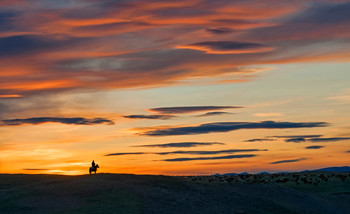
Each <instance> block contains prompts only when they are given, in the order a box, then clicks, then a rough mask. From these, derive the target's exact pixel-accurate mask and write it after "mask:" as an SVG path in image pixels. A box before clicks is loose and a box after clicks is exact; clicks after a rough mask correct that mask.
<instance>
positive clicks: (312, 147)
mask: <svg viewBox="0 0 350 214" xmlns="http://www.w3.org/2000/svg"><path fill="white" fill-rule="evenodd" d="M322 148H324V146H307V147H305V149H322Z"/></svg>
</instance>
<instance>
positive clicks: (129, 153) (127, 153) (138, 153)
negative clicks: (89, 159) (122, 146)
mask: <svg viewBox="0 0 350 214" xmlns="http://www.w3.org/2000/svg"><path fill="white" fill-rule="evenodd" d="M144 154H149V153H146V152H119V153H110V154H106V155H104V156H121V155H144Z"/></svg>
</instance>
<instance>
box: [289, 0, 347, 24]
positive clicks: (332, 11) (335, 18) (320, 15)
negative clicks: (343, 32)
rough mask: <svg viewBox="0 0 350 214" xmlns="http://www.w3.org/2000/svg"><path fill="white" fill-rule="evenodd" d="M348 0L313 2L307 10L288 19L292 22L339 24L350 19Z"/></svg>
mask: <svg viewBox="0 0 350 214" xmlns="http://www.w3.org/2000/svg"><path fill="white" fill-rule="evenodd" d="M349 11H350V2H345V3H339V4H332V3H318V4H313V5H312V7H310V8H309V9H308V10H306V11H303V12H301V14H297V15H296V16H295V17H294V18H292V19H291V20H290V21H291V22H294V23H303V22H306V21H307V23H314V24H321V25H326V24H339V23H343V22H349V20H350V13H349Z"/></svg>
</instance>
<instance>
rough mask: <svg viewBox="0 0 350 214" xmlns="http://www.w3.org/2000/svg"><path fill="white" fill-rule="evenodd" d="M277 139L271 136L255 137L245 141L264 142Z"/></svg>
mask: <svg viewBox="0 0 350 214" xmlns="http://www.w3.org/2000/svg"><path fill="white" fill-rule="evenodd" d="M275 140H276V139H270V138H254V139H249V140H245V141H244V142H262V141H275Z"/></svg>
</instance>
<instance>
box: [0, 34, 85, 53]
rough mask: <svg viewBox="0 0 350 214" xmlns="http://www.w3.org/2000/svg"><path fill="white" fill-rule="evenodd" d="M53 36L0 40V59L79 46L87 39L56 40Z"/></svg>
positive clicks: (11, 37)
mask: <svg viewBox="0 0 350 214" xmlns="http://www.w3.org/2000/svg"><path fill="white" fill-rule="evenodd" d="M54 38H55V36H51V37H49V36H45V37H44V36H38V35H19V36H10V37H3V38H0V57H6V56H13V55H16V56H17V55H22V54H30V53H36V52H38V51H54V50H58V49H62V48H65V47H71V46H72V45H74V44H80V43H81V42H83V41H86V40H87V39H82V38H71V37H65V38H62V37H60V38H58V37H56V39H54Z"/></svg>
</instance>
